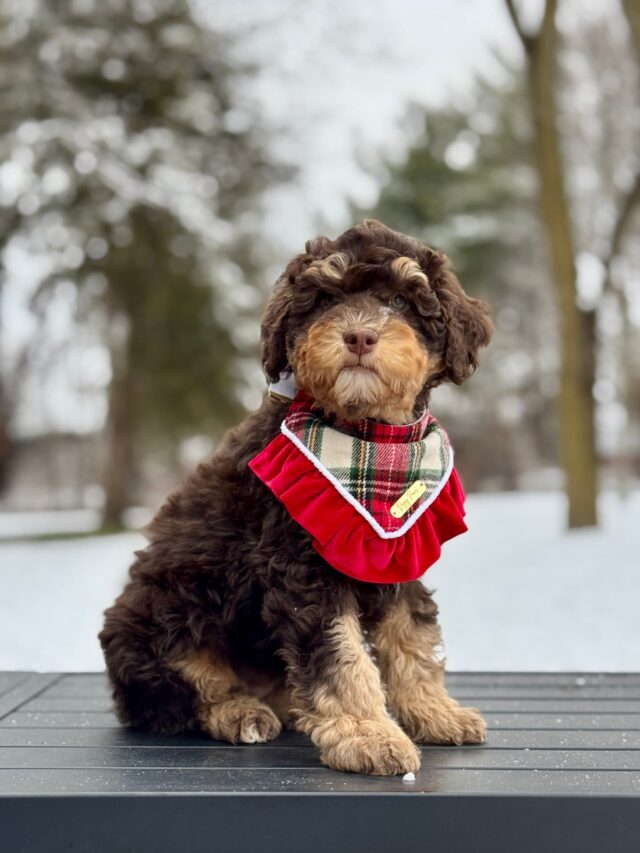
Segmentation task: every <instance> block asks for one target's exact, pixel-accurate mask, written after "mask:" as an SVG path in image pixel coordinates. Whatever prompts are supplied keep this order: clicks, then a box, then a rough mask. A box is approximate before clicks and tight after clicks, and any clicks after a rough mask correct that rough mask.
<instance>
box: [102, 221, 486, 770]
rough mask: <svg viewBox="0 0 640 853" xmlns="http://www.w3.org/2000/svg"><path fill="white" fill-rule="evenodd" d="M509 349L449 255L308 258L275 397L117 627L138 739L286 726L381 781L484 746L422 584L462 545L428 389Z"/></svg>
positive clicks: (119, 606)
mask: <svg viewBox="0 0 640 853" xmlns="http://www.w3.org/2000/svg"><path fill="white" fill-rule="evenodd" d="M491 333H492V324H491V321H490V319H489V314H488V310H487V307H486V305H485V304H484V303H483V302H481V301H479V300H477V299H473V298H470V297H469V296H467V295H466V294H465V293H464V291H463V290H462V288H461V286H460V284H459V283H458V280H457V279H456V277H455V276H454V274H453V273H452V272H451V270H450V269H449V266H448V261H447V258H446V257H445V256H444V255H443V254H441V253H439V252H437V251H434V250H433V249H430V248H428V247H427V246H426V245H424V244H423V243H421V242H419V241H418V240H415V239H413V238H411V237H407V236H405V235H403V234H400V233H398V232H396V231H392V230H390V229H389V228H387V227H386V226H384V225H383V224H382V223H380V222H378V221H376V220H366V221H365V222H363V223H361V224H360V225H358V226H356V227H354V228H351V229H350V230H348V231H346V232H345V233H344V234H342V235H341V236H340V237H338V238H337V239H336V240H329V239H327V238H325V237H320V238H317V239H315V240H311V241H309V242H308V243H307V244H306V251H305V252H304V253H303V254H300V255H298V256H296V257H295V258H293V260H292V261H290V263H289V264H288V266H287V267H286V269H285V271H284V273H283V274H282V275H281V277H280V278H279V279H278V281H277V283H276V286H275V289H274V291H273V295H272V296H271V300H270V302H269V304H268V306H267V309H266V312H265V314H264V318H263V322H262V354H263V365H264V370H265V373H266V375H267V377H268V378H269V380H271V382H272V383H273V385H272V386H271V391H270V394H269V395H268V396H266V397H265V399H264V402H263V403H262V406H261V407H260V409H259V410H258V411H257V412H255V413H254V414H252V415H250V416H249V417H247V418H246V420H244V421H243V423H241V424H240V425H239V426H237V427H235V428H234V429H232V430H231V431H230V432H229V433H228V434H227V435H226V437H225V439H224V440H223V442H222V443H221V444H220V446H219V448H218V449H217V450H216V452H215V453H214V455H213V457H212V458H211V459H209V460H208V461H206V462H204V463H202V464H201V465H200V466H199V467H198V468H197V470H196V471H195V473H193V474H192V475H191V476H190V477H189V478H188V479H187V481H186V482H185V483H184V485H182V486H181V487H180V488H178V489H177V490H176V491H175V492H174V493H173V494H171V495H170V497H169V498H168V500H167V501H166V503H165V504H164V506H163V507H162V508H161V509H160V511H159V512H158V514H157V515H156V517H155V518H154V520H153V521H152V523H151V524H150V526H149V529H148V536H149V544H148V545H147V547H146V548H145V549H144V550H142V551H139V552H138V553H137V555H136V561H135V563H134V564H133V567H132V568H131V571H130V580H129V582H128V585H127V586H126V588H125V590H124V592H123V593H122V594H121V595H120V597H119V598H118V599H117V601H116V602H115V604H114V605H113V606H112V607H111V608H110V609H109V610H107V612H106V618H105V624H104V628H103V630H102V632H101V634H100V640H101V643H102V647H103V649H104V654H105V658H106V662H107V667H108V671H109V676H110V679H111V682H112V685H113V693H114V698H115V703H116V707H117V712H118V715H119V717H120V719H121V720H122V721H123V722H124V723H127V724H129V725H131V726H133V727H135V728H140V729H146V730H150V731H154V732H162V733H167V734H171V733H178V732H187V731H194V732H201V733H206V734H208V735H209V736H211V737H212V738H218V739H221V740H226V741H231V742H233V743H235V742H238V741H240V742H243V743H256V742H261V741H268V740H272V739H273V738H276V737H277V736H278V734H279V732H280V730H281V727H282V725H283V724H284V725H286V726H291V727H293V728H295V729H297V730H298V731H300V732H303V733H305V734H307V735H308V736H309V737H310V738H311V740H312V741H313V743H314V744H315V745H316V746H317V747H318V749H319V753H320V758H321V760H322V761H323V762H324V763H325V764H327V765H328V766H329V767H333V768H336V769H339V770H350V771H355V772H360V773H374V774H382V775H393V774H399V773H407V772H409V771H415V770H417V769H418V767H419V764H420V753H419V751H418V749H417V748H416V746H415V744H416V743H438V744H462V743H479V742H481V741H483V740H484V737H485V725H484V722H483V720H482V718H481V717H480V715H479V714H478V712H477V711H476V710H475V709H472V708H463V707H460V706H459V705H458V703H457V702H455V701H454V700H453V699H451V698H450V697H449V696H448V695H447V692H446V689H445V686H444V663H443V661H442V657H441V634H440V629H439V626H438V622H437V608H436V605H435V604H434V602H433V600H432V598H431V595H430V594H429V592H428V591H427V590H426V589H425V587H424V586H423V585H422V584H421V582H420V581H419V580H418V578H419V577H420V575H422V574H423V573H424V571H425V570H426V568H428V566H429V565H430V564H432V563H433V562H434V561H435V560H436V559H437V558H438V556H439V554H440V544H441V543H442V542H444V541H445V540H446V539H449V538H451V537H452V536H455V535H457V534H458V533H461V532H463V531H464V530H465V529H466V528H465V524H464V521H463V515H464V509H463V498H464V495H463V492H462V488H461V486H460V482H459V480H458V477H457V474H456V472H455V469H454V468H453V455H452V450H451V446H450V444H449V441H448V438H447V435H446V432H445V431H444V430H443V429H442V427H441V426H440V425H439V423H438V422H437V421H436V420H435V419H434V418H433V416H432V415H431V414H430V413H429V410H428V408H427V405H428V401H429V393H430V390H431V389H432V388H433V387H434V386H436V385H438V384H440V383H441V382H444V381H447V380H450V381H453V382H454V383H456V384H459V383H461V382H463V381H464V380H465V379H466V378H467V377H468V376H469V375H470V374H471V373H472V372H473V371H474V369H475V368H476V366H477V356H478V350H479V348H480V347H483V346H485V345H486V344H488V342H489V339H490V337H491ZM294 383H295V386H296V388H295V389H293V388H292V386H293V384H294Z"/></svg>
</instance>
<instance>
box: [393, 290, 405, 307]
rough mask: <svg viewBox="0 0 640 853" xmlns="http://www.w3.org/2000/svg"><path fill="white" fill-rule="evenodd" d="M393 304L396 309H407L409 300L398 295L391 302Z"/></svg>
mask: <svg viewBox="0 0 640 853" xmlns="http://www.w3.org/2000/svg"><path fill="white" fill-rule="evenodd" d="M391 304H392V305H393V307H394V308H406V307H407V300H406V299H405V298H404V296H403V295H402V294H401V293H396V295H395V296H394V297H393V299H392V300H391Z"/></svg>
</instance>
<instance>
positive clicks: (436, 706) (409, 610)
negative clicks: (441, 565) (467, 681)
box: [370, 581, 486, 744]
mask: <svg viewBox="0 0 640 853" xmlns="http://www.w3.org/2000/svg"><path fill="white" fill-rule="evenodd" d="M403 592H404V594H403V595H402V596H401V597H400V598H399V599H398V600H397V601H395V602H393V603H392V604H391V605H390V606H389V607H388V609H387V610H386V612H385V614H384V616H383V617H382V618H381V619H380V621H379V622H378V624H377V625H375V626H374V627H373V628H372V630H371V631H370V637H371V641H372V643H373V645H374V648H375V650H376V653H377V657H378V664H379V666H380V669H381V672H382V677H383V680H384V682H385V686H386V689H387V697H388V701H389V705H390V707H391V710H392V712H393V714H394V715H395V717H396V718H397V720H398V722H399V723H400V725H401V726H402V728H403V729H404V730H405V731H406V732H407V734H408V735H409V736H410V737H411V738H412V739H413V740H414V741H416V742H417V743H456V744H462V743H482V741H484V739H485V731H486V726H485V723H484V720H483V719H482V717H481V716H480V714H479V713H478V711H477V710H476V709H475V708H462V707H461V706H460V705H459V704H458V703H457V702H456V701H455V699H452V698H451V697H450V696H449V694H448V693H447V690H446V688H445V685H444V667H445V662H444V660H443V657H442V654H441V647H442V634H441V632H440V626H439V625H438V622H437V619H436V617H437V608H436V605H435V604H434V602H433V601H432V599H431V596H430V595H429V593H428V592H427V590H426V589H425V588H424V587H423V586H422V585H421V584H420V583H419V582H417V581H416V584H415V586H414V585H411V588H410V586H409V584H407V586H406V588H405V590H404V591H403Z"/></svg>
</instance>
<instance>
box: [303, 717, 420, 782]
mask: <svg viewBox="0 0 640 853" xmlns="http://www.w3.org/2000/svg"><path fill="white" fill-rule="evenodd" d="M349 729H350V732H348V733H347V732H346V731H345V730H344V727H343V726H341V725H339V723H338V722H336V728H335V730H334V731H332V730H330V729H329V730H326V731H325V732H324V733H323V737H322V738H320V741H319V746H320V760H321V761H322V762H323V764H326V765H327V767H332V768H333V769H334V770H346V771H349V772H351V773H368V774H371V775H374V776H397V775H399V774H404V773H409V772H415V771H416V770H418V768H419V767H420V752H419V750H418V749H417V747H416V746H415V744H413V743H412V742H411V741H410V740H409V738H408V737H407V736H406V734H405V733H404V732H403V731H402V730H401V729H400V728H399V727H398V726H396V725H395V723H393V722H392V721H391V720H389V721H388V722H387V721H386V720H384V721H382V720H358V721H352V722H351V725H350V726H349Z"/></svg>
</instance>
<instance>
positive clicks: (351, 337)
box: [343, 329, 378, 355]
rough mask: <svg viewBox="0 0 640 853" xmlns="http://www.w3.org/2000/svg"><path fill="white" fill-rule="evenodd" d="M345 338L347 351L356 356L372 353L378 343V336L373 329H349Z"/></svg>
mask: <svg viewBox="0 0 640 853" xmlns="http://www.w3.org/2000/svg"><path fill="white" fill-rule="evenodd" d="M343 337H344V342H345V344H346V345H347V349H348V350H349V352H352V353H354V355H364V354H365V353H367V352H371V350H372V349H374V348H375V345H376V344H377V343H378V334H377V332H374V331H373V330H372V329H349V331H348V332H345V333H344V336H343Z"/></svg>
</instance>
